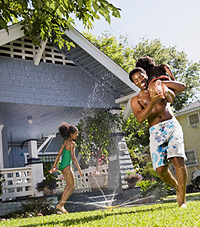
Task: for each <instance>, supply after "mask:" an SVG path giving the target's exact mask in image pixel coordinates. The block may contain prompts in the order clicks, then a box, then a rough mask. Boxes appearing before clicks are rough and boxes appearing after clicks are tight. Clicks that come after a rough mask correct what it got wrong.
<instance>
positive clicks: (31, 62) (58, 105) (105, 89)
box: [0, 24, 138, 169]
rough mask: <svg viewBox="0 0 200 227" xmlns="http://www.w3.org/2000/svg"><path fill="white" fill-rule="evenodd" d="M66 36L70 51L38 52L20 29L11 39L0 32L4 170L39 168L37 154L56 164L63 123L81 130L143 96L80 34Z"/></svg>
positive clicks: (48, 48) (46, 46)
mask: <svg viewBox="0 0 200 227" xmlns="http://www.w3.org/2000/svg"><path fill="white" fill-rule="evenodd" d="M65 34H66V37H65V38H66V39H67V40H68V41H72V42H73V43H74V44H75V47H74V48H73V47H72V48H71V49H70V50H68V49H67V47H64V48H62V49H61V50H60V49H59V48H58V47H57V46H55V45H54V44H53V43H50V42H48V41H45V42H43V41H42V42H41V48H39V47H37V46H35V45H34V44H33V43H32V41H31V40H30V39H28V38H27V37H25V36H24V33H23V31H22V30H21V25H20V24H16V25H12V26H10V27H9V35H8V33H7V32H6V31H5V29H2V30H0V169H5V168H14V167H21V166H24V165H25V164H26V163H27V162H28V160H29V162H30V163H34V161H35V160H36V159H37V158H38V154H40V155H41V157H42V156H43V157H42V158H43V159H46V160H47V161H48V160H49V161H52V160H54V158H55V155H56V152H57V151H58V149H59V146H60V143H59V138H57V141H58V143H57V142H56V143H55V142H52V143H51V144H50V142H51V141H54V140H53V138H55V136H56V135H55V134H56V133H57V131H58V125H59V124H60V123H61V122H63V121H66V122H68V123H70V124H74V125H76V124H77V123H78V121H79V119H80V118H82V117H83V116H85V115H87V114H90V113H92V112H93V111H95V110H97V109H99V108H106V109H116V108H119V103H120V102H123V100H124V99H128V98H130V96H133V95H134V94H135V93H137V92H138V88H137V87H136V86H135V85H134V84H133V83H130V82H129V78H128V73H127V72H125V71H124V70H123V69H122V68H121V67H119V66H118V65H117V64H116V63H115V62H113V61H112V60H111V59H110V58H109V57H108V56H106V55H105V54H104V53H102V52H101V51H100V50H99V49H98V48H96V47H95V46H94V45H93V44H92V43H90V42H89V41H88V40H87V39H86V38H85V37H84V36H83V35H81V34H80V33H79V32H78V31H77V30H75V29H69V31H66V33H65ZM124 97H125V98H124ZM126 97H128V98H126ZM58 144H59V146H58ZM44 149H46V150H45V152H44ZM41 151H43V153H41Z"/></svg>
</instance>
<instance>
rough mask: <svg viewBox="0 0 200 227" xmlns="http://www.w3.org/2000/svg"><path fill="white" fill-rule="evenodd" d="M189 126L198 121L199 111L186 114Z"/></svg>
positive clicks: (199, 121)
mask: <svg viewBox="0 0 200 227" xmlns="http://www.w3.org/2000/svg"><path fill="white" fill-rule="evenodd" d="M188 122H189V126H192V125H196V124H199V123H200V120H199V113H195V114H191V115H188Z"/></svg>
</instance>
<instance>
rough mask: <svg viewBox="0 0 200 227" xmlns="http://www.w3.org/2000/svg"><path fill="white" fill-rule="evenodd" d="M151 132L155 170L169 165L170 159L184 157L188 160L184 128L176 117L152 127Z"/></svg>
mask: <svg viewBox="0 0 200 227" xmlns="http://www.w3.org/2000/svg"><path fill="white" fill-rule="evenodd" d="M149 132H150V153H151V160H152V163H153V168H154V169H155V170H156V168H158V167H160V166H164V165H167V164H168V162H169V159H170V158H174V157H182V158H184V160H187V158H186V156H185V149H184V142H183V131H182V127H181V125H180V124H179V122H178V121H177V120H176V118H175V117H173V118H172V119H170V120H167V121H163V122H160V123H158V124H156V125H154V126H152V127H151V128H149Z"/></svg>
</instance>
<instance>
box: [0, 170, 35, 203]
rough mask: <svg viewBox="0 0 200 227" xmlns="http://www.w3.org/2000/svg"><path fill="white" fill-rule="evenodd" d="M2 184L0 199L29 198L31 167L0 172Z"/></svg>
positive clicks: (30, 193) (30, 191)
mask: <svg viewBox="0 0 200 227" xmlns="http://www.w3.org/2000/svg"><path fill="white" fill-rule="evenodd" d="M0 173H1V175H2V178H3V179H5V181H4V182H3V194H2V195H1V196H0V199H10V198H18V197H22V196H23V197H24V196H31V195H32V194H33V193H32V180H31V167H22V168H8V169H3V170H0Z"/></svg>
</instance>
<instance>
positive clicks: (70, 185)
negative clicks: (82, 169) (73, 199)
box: [56, 166, 75, 213]
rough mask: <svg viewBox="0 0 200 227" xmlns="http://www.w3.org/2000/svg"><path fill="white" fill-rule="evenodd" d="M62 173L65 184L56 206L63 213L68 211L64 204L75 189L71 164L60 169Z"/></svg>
mask: <svg viewBox="0 0 200 227" xmlns="http://www.w3.org/2000/svg"><path fill="white" fill-rule="evenodd" d="M62 174H63V177H64V179H65V181H66V184H67V186H66V188H65V190H64V191H63V194H62V197H61V200H60V203H59V204H58V205H57V206H56V207H57V209H59V210H61V211H62V212H63V213H68V212H67V211H66V210H65V208H64V204H65V202H66V200H67V199H68V198H69V197H70V195H71V194H72V192H73V191H74V189H75V180H74V173H73V171H72V169H71V166H67V167H66V168H65V169H64V170H63V171H62Z"/></svg>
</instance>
